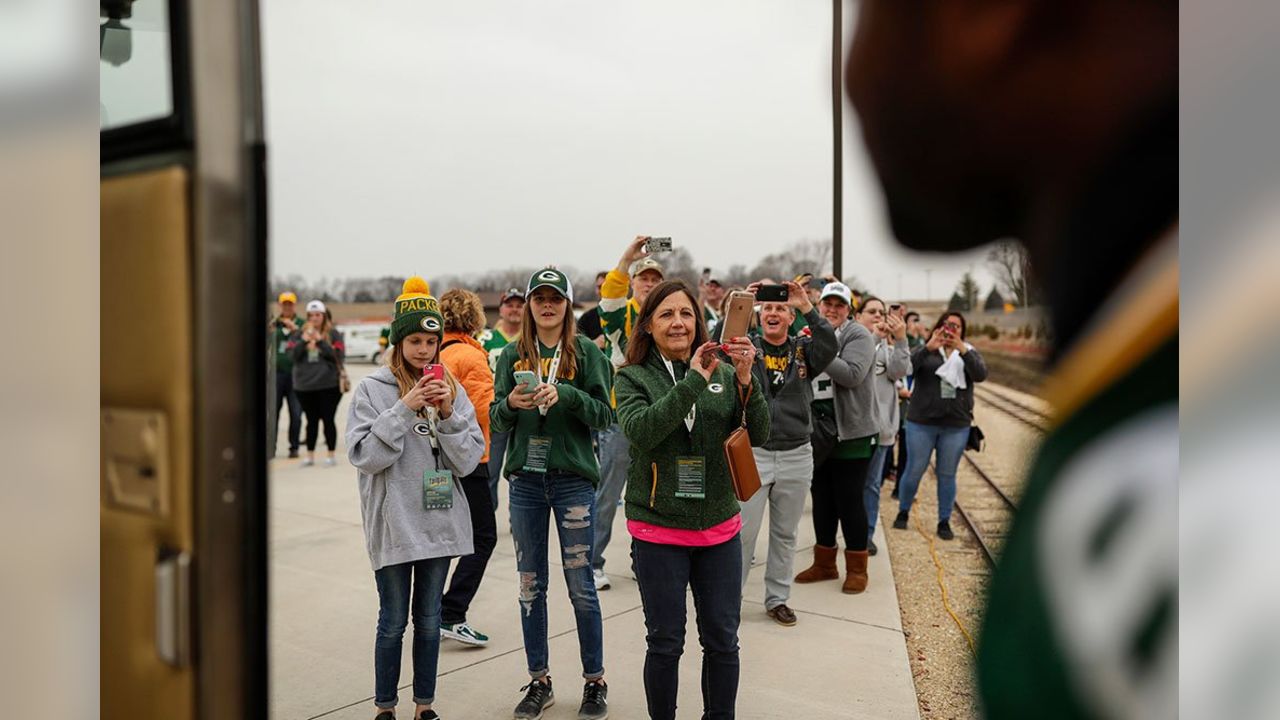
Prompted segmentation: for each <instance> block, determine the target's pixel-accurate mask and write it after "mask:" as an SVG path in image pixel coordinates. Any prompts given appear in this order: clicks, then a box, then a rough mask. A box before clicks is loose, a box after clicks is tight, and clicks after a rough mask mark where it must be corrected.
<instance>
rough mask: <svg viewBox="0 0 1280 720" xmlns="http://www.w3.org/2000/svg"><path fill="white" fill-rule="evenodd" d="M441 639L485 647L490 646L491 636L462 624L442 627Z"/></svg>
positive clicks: (442, 625) (443, 625)
mask: <svg viewBox="0 0 1280 720" xmlns="http://www.w3.org/2000/svg"><path fill="white" fill-rule="evenodd" d="M440 637H443V638H449V639H450V640H457V641H458V642H460V643H462V644H464V645H474V646H476V647H484V646H485V645H488V644H489V636H488V635H485V634H484V633H482V632H480V631H479V630H476V629H475V628H473V627H471V626H470V625H468V624H466V623H464V622H460V623H458V624H457V625H445V624H443V623H442V624H441V625H440Z"/></svg>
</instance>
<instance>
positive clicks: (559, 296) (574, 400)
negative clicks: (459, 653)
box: [489, 268, 613, 720]
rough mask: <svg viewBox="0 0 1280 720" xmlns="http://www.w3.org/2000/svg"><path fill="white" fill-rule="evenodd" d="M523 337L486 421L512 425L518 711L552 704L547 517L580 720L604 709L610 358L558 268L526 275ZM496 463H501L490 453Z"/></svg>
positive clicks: (502, 364) (536, 712)
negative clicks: (573, 630)
mask: <svg viewBox="0 0 1280 720" xmlns="http://www.w3.org/2000/svg"><path fill="white" fill-rule="evenodd" d="M525 297H526V299H527V302H526V303H525V310H524V323H523V326H522V327H521V329H520V336H519V339H518V340H517V341H516V342H513V343H511V344H509V345H507V346H506V348H505V349H503V351H502V354H501V355H500V356H499V357H498V364H497V370H496V371H495V373H494V399H493V405H492V406H490V410H489V416H490V420H491V425H490V427H491V428H492V430H493V431H494V432H505V431H510V433H511V437H510V440H509V442H508V444H507V457H506V467H507V475H508V477H509V478H510V482H511V487H510V498H509V502H508V506H509V509H510V513H511V538H512V540H513V541H514V542H515V550H516V570H517V572H519V574H520V629H521V631H522V632H523V634H524V651H525V660H526V661H527V663H528V669H529V676H530V681H529V684H528V685H525V686H524V687H522V688H520V689H521V690H523V691H526V694H525V696H524V698H523V699H522V700H521V701H520V702H519V703H518V704H517V705H516V709H515V717H516V718H517V719H519V718H529V719H532V718H539V717H541V716H542V711H543V710H544V709H546V708H548V707H550V706H551V705H552V704H553V703H554V702H555V694H554V692H553V691H552V688H551V675H550V672H551V670H550V667H549V662H550V658H549V651H548V647H547V580H548V569H547V553H548V549H547V547H548V542H547V520H548V518H549V517H550V518H551V519H552V520H554V522H555V527H556V532H557V533H558V535H559V540H560V553H561V565H562V566H563V569H564V579H565V584H566V585H567V586H568V589H569V601H570V603H571V604H572V605H573V614H574V618H575V620H576V621H577V628H578V649H579V653H580V655H581V658H582V676H583V678H584V679H585V680H586V685H585V686H584V687H583V692H582V704H581V705H580V706H579V709H578V717H579V718H580V719H581V720H600V719H601V718H604V717H606V716H607V715H608V704H607V701H606V695H607V693H608V688H607V686H606V685H605V681H604V635H603V633H604V629H603V621H602V618H601V616H600V601H599V599H598V598H597V597H596V586H595V582H594V581H593V580H592V573H591V552H592V543H593V542H594V539H595V525H594V522H595V488H596V485H598V484H599V482H600V468H599V466H598V465H597V463H596V456H595V452H594V451H593V450H592V447H591V431H592V430H593V429H594V430H603V429H605V428H607V427H609V425H610V424H611V423H612V422H613V410H612V409H611V408H610V406H609V390H610V377H611V371H610V367H609V361H608V360H607V359H606V358H605V356H604V353H602V352H601V351H600V348H598V347H596V344H595V343H593V342H591V341H590V340H588V339H587V338H586V337H585V336H580V335H578V334H577V332H576V327H577V323H576V322H574V318H573V311H572V305H573V285H572V284H571V283H570V282H569V278H568V276H566V275H565V274H564V273H562V272H560V271H559V270H556V269H554V268H547V269H544V270H539V271H537V272H535V273H534V274H533V276H532V277H531V278H529V287H528V292H527V293H526V294H525ZM493 462H500V459H499V458H494V459H493Z"/></svg>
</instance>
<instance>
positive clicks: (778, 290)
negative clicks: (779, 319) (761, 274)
mask: <svg viewBox="0 0 1280 720" xmlns="http://www.w3.org/2000/svg"><path fill="white" fill-rule="evenodd" d="M790 296H791V291H790V290H789V289H788V288H787V286H786V285H761V286H760V287H759V288H758V289H757V290H756V300H758V301H760V302H762V303H766V302H786V301H787V299H788V298H789V297H790Z"/></svg>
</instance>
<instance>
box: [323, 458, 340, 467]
mask: <svg viewBox="0 0 1280 720" xmlns="http://www.w3.org/2000/svg"><path fill="white" fill-rule="evenodd" d="M337 464H338V459H337V458H331V457H327V458H325V459H324V466H325V467H333V466H334V465H337Z"/></svg>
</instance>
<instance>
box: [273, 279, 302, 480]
mask: <svg viewBox="0 0 1280 720" xmlns="http://www.w3.org/2000/svg"><path fill="white" fill-rule="evenodd" d="M277 302H278V304H279V305H280V314H279V315H277V316H275V317H274V318H273V319H272V320H271V328H272V332H273V333H274V335H275V345H276V428H279V427H280V406H281V405H284V404H286V403H287V404H288V405H289V457H290V458H296V457H298V446H299V445H301V444H302V440H301V438H302V403H300V402H298V393H297V392H295V391H294V389H293V356H292V355H291V354H289V336H290V335H293V334H294V333H295V332H297V331H298V328H299V326H300V325H301V324H302V322H301V320H300V319H299V318H298V311H297V307H298V296H297V295H295V294H294V293H292V292H282V293H280V297H279V298H278V299H277ZM279 434H280V433H279V431H278V430H277V431H276V432H273V433H272V434H271V456H272V457H275V454H276V436H277V435H279Z"/></svg>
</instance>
